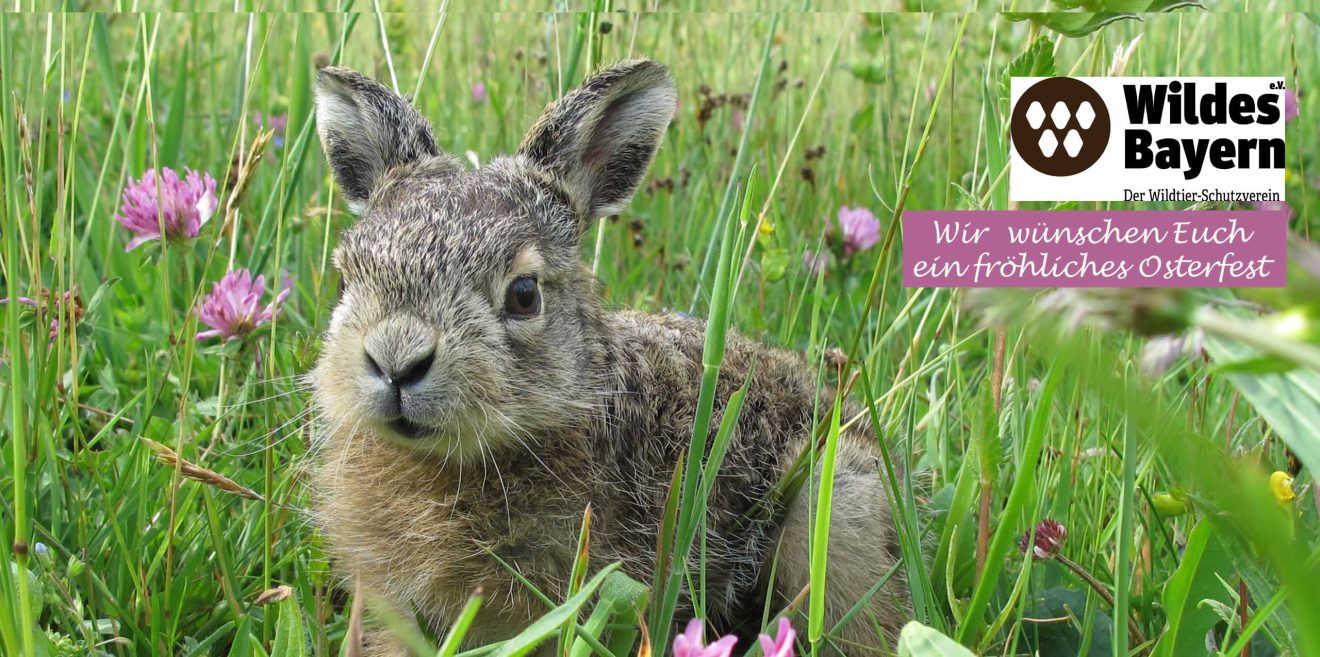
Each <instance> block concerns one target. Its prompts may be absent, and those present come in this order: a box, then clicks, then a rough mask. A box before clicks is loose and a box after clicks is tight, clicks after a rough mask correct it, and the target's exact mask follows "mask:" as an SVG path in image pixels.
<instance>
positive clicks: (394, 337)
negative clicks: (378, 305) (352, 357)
mask: <svg viewBox="0 0 1320 657" xmlns="http://www.w3.org/2000/svg"><path fill="white" fill-rule="evenodd" d="M436 345H437V343H436V336H435V332H434V331H432V330H431V329H430V328H428V327H427V326H426V325H424V324H421V323H420V322H417V321H416V320H413V319H410V318H408V317H392V318H389V319H386V320H385V321H383V322H381V323H380V324H378V325H376V326H375V327H374V328H372V330H371V331H370V332H368V334H367V336H366V339H365V340H363V343H362V360H363V369H364V370H365V371H366V373H367V374H369V375H371V376H372V377H374V378H376V379H378V380H381V381H384V382H385V384H386V385H387V386H388V387H389V388H391V389H393V390H394V391H395V397H396V398H397V397H398V394H397V393H398V392H399V391H400V390H403V389H405V388H408V387H409V386H412V385H416V384H419V383H421V382H422V380H423V379H425V378H426V375H427V373H428V372H430V371H431V367H432V365H434V364H435V355H436V351H435V350H436Z"/></svg>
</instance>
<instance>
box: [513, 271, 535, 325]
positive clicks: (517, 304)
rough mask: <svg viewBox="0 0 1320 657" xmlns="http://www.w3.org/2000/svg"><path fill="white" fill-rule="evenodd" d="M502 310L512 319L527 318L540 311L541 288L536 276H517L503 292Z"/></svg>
mask: <svg viewBox="0 0 1320 657" xmlns="http://www.w3.org/2000/svg"><path fill="white" fill-rule="evenodd" d="M504 312H505V313H506V314H508V316H509V317H511V318H513V319H527V318H529V317H532V316H534V315H536V313H539V312H541V289H540V288H539V287H537V285H536V277H534V276H519V277H518V278H515V279H513V282H512V283H509V290H508V291H507V292H505V293H504Z"/></svg>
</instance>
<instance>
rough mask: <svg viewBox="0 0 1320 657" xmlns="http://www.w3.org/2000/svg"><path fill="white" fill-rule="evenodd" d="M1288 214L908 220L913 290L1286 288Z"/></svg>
mask: <svg viewBox="0 0 1320 657" xmlns="http://www.w3.org/2000/svg"><path fill="white" fill-rule="evenodd" d="M1287 239H1288V213H1287V211H1286V210H1277V211H1276V210H1245V211H1240V212H1239V211H1232V210H1181V211H1180V210H1171V211H1155V210H1127V211H1105V210H948V211H944V210H930V211H924V210H922V211H917V210H914V211H908V212H904V213H903V285H904V286H905V287H1283V286H1284V284H1285V282H1286V275H1287V272H1286V271H1285V264H1286V262H1285V257H1286V251H1287Z"/></svg>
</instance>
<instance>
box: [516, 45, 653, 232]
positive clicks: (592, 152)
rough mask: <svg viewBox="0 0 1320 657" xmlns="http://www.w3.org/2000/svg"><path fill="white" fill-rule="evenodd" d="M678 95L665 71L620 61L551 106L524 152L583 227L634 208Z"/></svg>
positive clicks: (637, 61)
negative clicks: (552, 180)
mask: <svg viewBox="0 0 1320 657" xmlns="http://www.w3.org/2000/svg"><path fill="white" fill-rule="evenodd" d="M677 98H678V95H677V92H676V91H675V89H674V81H673V80H671V79H670V78H669V73H668V71H666V70H665V67H664V66H662V65H660V64H657V63H656V62H653V61H650V60H645V59H632V60H627V61H623V62H620V63H618V64H615V65H614V66H611V67H609V68H606V69H603V70H601V71H600V72H599V73H597V74H596V75H595V76H594V77H592V78H591V79H590V80H587V81H586V82H584V83H583V84H582V86H581V87H578V88H577V89H575V90H573V91H572V92H570V93H568V94H567V95H566V96H564V97H563V98H561V99H559V100H558V101H556V102H554V103H553V104H551V105H550V107H548V108H546V110H545V113H544V114H542V115H541V118H540V120H538V121H537V122H536V125H534V126H532V129H531V130H530V131H528V133H527V136H526V137H524V138H523V143H522V146H520V147H519V148H518V153H519V154H520V155H523V156H525V157H526V158H527V159H528V160H529V161H530V162H531V163H532V164H533V165H535V166H537V167H539V168H541V169H542V170H544V171H546V172H548V173H549V174H550V175H551V176H553V177H554V178H555V180H556V181H557V182H558V183H559V185H560V186H561V187H563V189H564V191H565V192H566V193H567V194H568V196H569V200H570V202H571V203H572V204H573V206H574V210H576V211H577V213H578V215H579V217H580V218H581V219H583V220H584V222H583V224H582V226H580V228H585V226H586V222H588V221H590V220H592V219H595V218H597V217H603V216H606V215H611V214H615V213H617V212H618V211H619V210H621V209H622V208H623V206H625V205H627V204H628V201H629V199H631V198H632V195H633V193H634V192H636V191H637V186H638V185H639V184H640V183H641V181H642V177H643V176H644V175H646V169H647V167H649V166H650V165H651V160H652V158H654V157H655V151H656V149H657V148H659V146H660V139H661V138H662V137H663V136H664V133H665V129H666V128H667V127H669V122H670V120H672V119H673V118H674V109H675V107H676V103H677Z"/></svg>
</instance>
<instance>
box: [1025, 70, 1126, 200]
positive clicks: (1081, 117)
mask: <svg viewBox="0 0 1320 657" xmlns="http://www.w3.org/2000/svg"><path fill="white" fill-rule="evenodd" d="M1009 133H1010V135H1011V137H1012V140H1013V148H1015V149H1017V152H1018V155H1020V156H1021V157H1022V160H1023V161H1025V162H1026V163H1027V164H1028V165H1029V166H1030V167H1031V168H1033V169H1035V170H1037V171H1039V172H1041V173H1043V174H1045V175H1047V176H1059V177H1063V176H1072V175H1075V174H1079V173H1081V172H1083V171H1086V170H1087V169H1089V168H1091V165H1092V164H1095V163H1096V161H1097V160H1099V159H1100V156H1101V155H1103V154H1104V152H1105V147H1106V146H1108V145H1109V110H1107V109H1105V101H1104V99H1102V98H1100V94H1098V93H1096V91H1095V89H1092V88H1091V86H1090V85H1088V84H1086V83H1085V82H1082V81H1081V80H1077V79H1074V78H1046V79H1044V80H1041V81H1039V82H1037V83H1036V84H1033V85H1031V87H1030V88H1029V89H1027V91H1026V93H1024V94H1022V97H1020V98H1018V100H1017V104H1015V105H1014V106H1013V118H1012V120H1010V121H1009Z"/></svg>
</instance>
